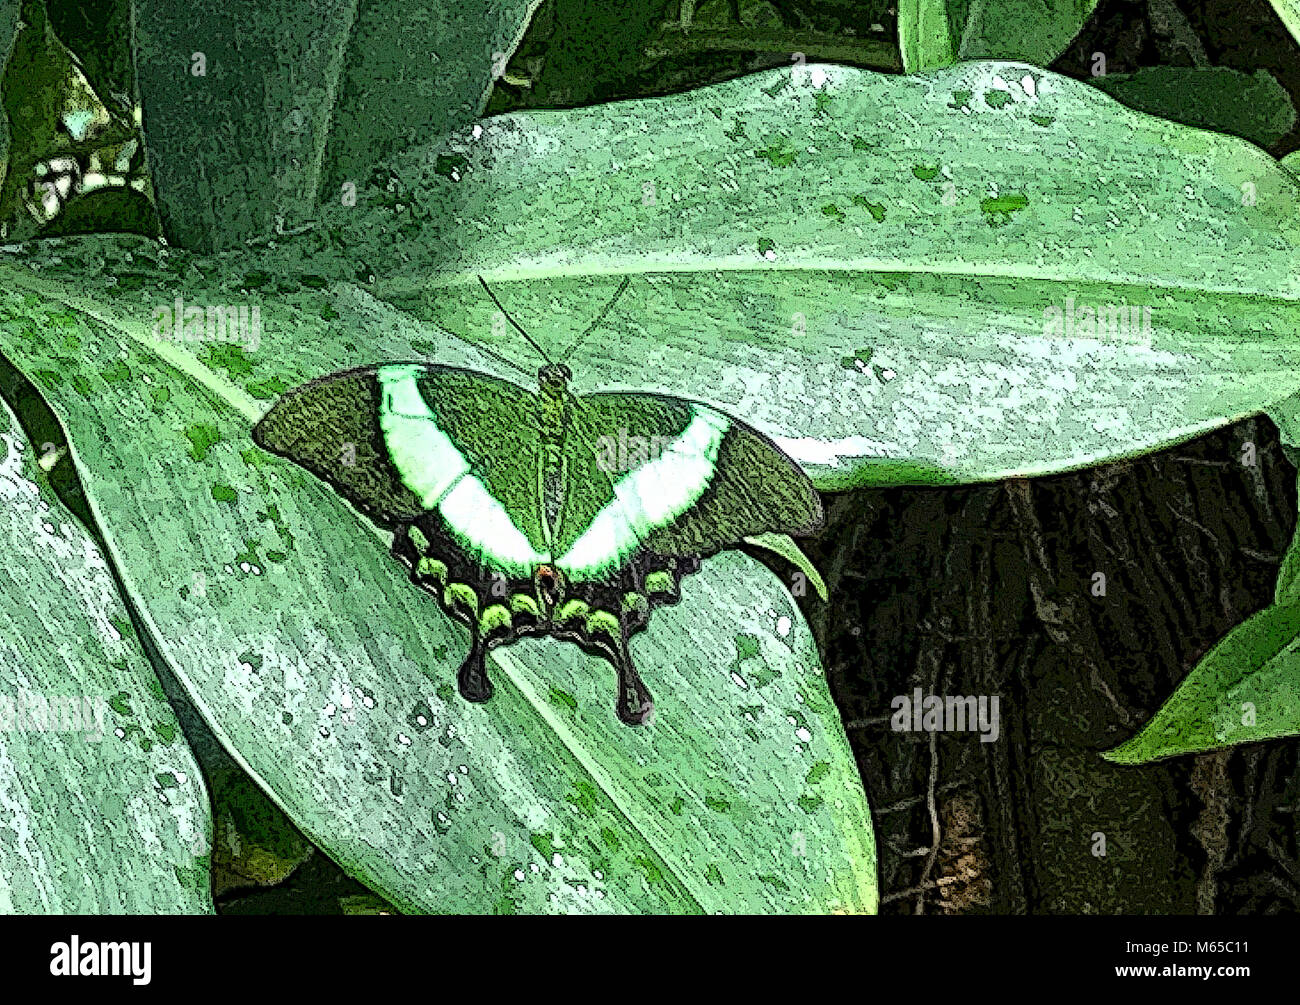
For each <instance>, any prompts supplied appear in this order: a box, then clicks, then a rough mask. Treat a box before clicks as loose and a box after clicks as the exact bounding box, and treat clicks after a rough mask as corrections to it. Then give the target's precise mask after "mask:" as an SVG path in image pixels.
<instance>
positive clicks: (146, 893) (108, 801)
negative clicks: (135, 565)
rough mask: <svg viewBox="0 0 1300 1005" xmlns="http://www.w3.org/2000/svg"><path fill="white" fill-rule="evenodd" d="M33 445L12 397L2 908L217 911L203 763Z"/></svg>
mask: <svg viewBox="0 0 1300 1005" xmlns="http://www.w3.org/2000/svg"><path fill="white" fill-rule="evenodd" d="M33 453H34V452H33V450H32V448H31V446H30V444H28V443H27V442H26V439H25V437H24V436H23V433H22V430H21V429H19V427H18V424H17V422H16V421H15V420H14V417H13V414H12V413H11V412H10V411H9V409H8V407H7V406H5V405H4V404H3V403H0V504H2V505H0V610H3V612H4V621H5V629H4V632H3V634H0V807H3V812H0V913H6V914H7V913H42V914H133V913H146V914H172V913H205V912H211V911H212V895H211V887H210V876H209V868H208V861H209V849H210V847H211V845H210V841H211V830H212V819H211V812H210V808H209V803H208V793H207V789H206V788H205V787H204V784H203V778H202V776H201V775H200V773H199V768H198V765H197V763H196V762H195V760H194V757H193V755H192V754H191V753H190V750H189V748H188V747H187V746H186V744H185V738H184V737H183V736H182V735H181V734H180V731H179V728H178V726H177V722H176V717H175V715H174V714H173V713H172V710H171V707H170V706H169V705H168V704H167V701H166V699H165V697H164V695H163V691H162V688H161V686H160V685H159V683H158V679H157V678H156V677H155V676H154V674H153V671H152V670H151V669H150V666H149V663H148V661H147V660H146V659H145V657H144V654H143V652H142V651H141V649H140V645H139V643H138V642H137V641H136V639H135V637H134V635H133V633H132V629H131V623H130V621H129V620H128V619H127V616H126V609H125V608H124V607H123V605H122V603H121V600H120V599H119V597H118V594H117V588H116V585H115V584H114V582H113V577H112V573H111V572H110V571H109V569H108V566H107V565H106V564H105V561H104V557H103V555H102V554H101V553H100V551H99V549H98V548H97V547H96V546H95V544H94V542H92V541H91V540H90V538H89V537H88V536H87V535H86V532H85V531H84V530H83V529H82V527H81V526H80V525H79V524H78V523H77V521H76V519H75V518H74V517H72V516H71V515H70V514H69V513H68V512H67V511H66V510H65V509H64V508H63V506H62V504H61V503H60V502H59V501H58V499H57V498H55V497H54V495H53V493H52V492H50V491H49V490H48V488H42V487H41V485H40V484H39V481H40V476H39V475H38V474H37V473H36V459H35V457H34V456H33Z"/></svg>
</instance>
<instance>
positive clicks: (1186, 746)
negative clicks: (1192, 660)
mask: <svg viewBox="0 0 1300 1005" xmlns="http://www.w3.org/2000/svg"><path fill="white" fill-rule="evenodd" d="M1297 734H1300V604H1297V603H1295V602H1294V601H1293V602H1291V603H1287V604H1275V605H1273V606H1272V607H1269V608H1267V609H1265V610H1263V611H1260V612H1259V613H1258V614H1256V615H1255V616H1254V617H1252V618H1250V619H1249V620H1247V621H1246V622H1244V623H1243V624H1241V625H1238V626H1237V627H1236V628H1234V629H1233V630H1232V632H1230V633H1229V634H1228V635H1227V636H1226V637H1225V638H1224V639H1223V640H1222V641H1221V642H1219V644H1218V645H1216V646H1215V647H1214V648H1213V649H1212V650H1211V651H1210V653H1209V655H1207V656H1206V657H1205V658H1204V659H1203V660H1201V662H1200V663H1198V664H1197V665H1196V667H1195V668H1194V669H1193V670H1192V672H1191V673H1190V674H1188V676H1187V679H1186V680H1184V681H1183V683H1182V684H1181V685H1179V687H1178V690H1177V691H1176V692H1175V693H1174V694H1173V696H1172V697H1171V698H1170V699H1169V700H1168V701H1167V702H1165V703H1164V705H1162V706H1161V707H1160V710H1159V711H1158V712H1157V713H1156V714H1155V715H1154V716H1153V717H1152V719H1151V721H1150V722H1149V723H1147V725H1146V726H1145V727H1143V729H1142V732H1140V733H1139V734H1138V735H1137V736H1135V737H1134V738H1133V739H1131V740H1129V741H1127V742H1126V743H1123V744H1121V745H1120V746H1119V747H1116V748H1115V749H1114V750H1112V751H1109V752H1108V753H1107V754H1106V755H1105V756H1106V757H1107V759H1109V760H1112V761H1115V762H1117V763H1120V764H1143V763H1146V762H1148V761H1153V760H1156V759H1158V758H1161V757H1170V756H1173V755H1175V754H1190V753H1200V752H1202V751H1206V750H1213V749H1215V748H1218V747H1228V746H1233V745H1236V744H1240V743H1255V742H1258V741H1260V740H1271V739H1275V738H1277V737H1280V736H1295V735H1297Z"/></svg>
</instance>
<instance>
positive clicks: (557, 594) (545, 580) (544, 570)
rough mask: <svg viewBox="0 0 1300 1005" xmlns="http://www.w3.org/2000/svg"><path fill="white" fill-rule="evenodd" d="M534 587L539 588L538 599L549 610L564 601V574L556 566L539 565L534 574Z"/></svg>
mask: <svg viewBox="0 0 1300 1005" xmlns="http://www.w3.org/2000/svg"><path fill="white" fill-rule="evenodd" d="M533 585H534V586H535V587H536V588H537V599H538V600H540V601H541V603H542V606H543V607H545V608H546V609H547V610H550V609H552V608H555V607H558V606H559V605H560V604H561V603H562V602H563V601H564V573H562V572H561V571H560V570H559V569H557V568H556V567H555V566H553V565H539V566H538V567H537V569H536V571H535V572H534V573H533Z"/></svg>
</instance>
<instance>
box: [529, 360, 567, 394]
mask: <svg viewBox="0 0 1300 1005" xmlns="http://www.w3.org/2000/svg"><path fill="white" fill-rule="evenodd" d="M572 379H573V371H572V370H570V369H569V368H568V367H567V366H565V365H564V364H563V363H547V364H546V365H545V366H544V367H542V368H541V369H540V370H538V371H537V386H538V387H539V388H540V389H541V391H542V393H543V394H563V393H564V390H565V389H566V388H567V387H568V386H569V381H571V380H572Z"/></svg>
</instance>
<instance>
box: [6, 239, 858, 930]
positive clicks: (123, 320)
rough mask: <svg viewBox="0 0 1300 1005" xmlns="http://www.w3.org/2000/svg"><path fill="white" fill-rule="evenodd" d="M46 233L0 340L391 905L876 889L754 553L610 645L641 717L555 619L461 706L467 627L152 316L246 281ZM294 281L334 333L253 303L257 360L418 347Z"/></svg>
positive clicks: (342, 848) (621, 906)
mask: <svg viewBox="0 0 1300 1005" xmlns="http://www.w3.org/2000/svg"><path fill="white" fill-rule="evenodd" d="M55 247H62V248H65V249H66V248H76V249H78V251H77V253H76V255H75V256H74V255H73V254H71V253H68V254H67V258H66V260H65V261H63V262H62V264H61V265H60V266H57V267H56V269H57V270H58V271H61V272H63V273H64V274H65V275H66V274H67V273H68V272H71V273H72V274H73V275H74V276H75V277H76V278H75V280H74V281H72V282H69V281H68V280H67V279H66V278H63V277H62V276H60V277H54V276H51V275H49V268H42V269H41V272H42V273H45V274H44V275H36V274H35V273H33V272H32V271H29V270H28V269H25V268H21V267H19V266H18V265H17V264H15V263H14V262H13V261H10V260H5V261H0V272H3V275H4V279H3V281H0V290H4V291H6V292H5V293H4V294H3V299H0V346H3V348H4V350H5V352H6V353H7V354H8V355H10V356H11V358H12V359H13V360H14V362H15V363H16V365H17V366H19V368H20V369H22V370H23V371H24V372H25V373H26V374H28V375H29V376H30V377H31V378H32V379H34V380H35V381H37V382H38V383H39V384H40V385H41V386H42V388H43V389H44V390H45V392H46V393H47V395H48V398H49V401H50V402H51V405H52V406H53V407H54V409H55V410H56V412H58V413H59V414H60V416H61V417H62V418H63V421H64V423H65V426H66V428H67V431H68V438H69V441H70V443H71V446H72V451H73V455H74V458H75V462H76V464H77V468H78V471H79V472H80V474H81V477H82V480H83V482H84V485H85V489H86V495H87V497H88V499H89V500H90V503H91V506H92V509H93V512H94V515H95V518H96V520H97V522H98V524H99V525H100V527H101V528H102V530H103V533H104V536H105V538H106V540H107V542H108V547H109V550H110V553H111V555H112V558H113V561H114V562H115V564H116V565H117V567H118V568H119V570H120V571H121V575H122V578H123V581H124V583H125V585H126V589H127V590H128V591H129V592H130V595H131V597H132V598H133V600H134V601H135V602H136V603H137V605H138V606H139V608H140V610H141V612H142V615H143V617H144V619H145V621H146V623H147V624H148V626H149V629H150V632H151V634H152V636H153V637H154V640H155V642H156V644H157V646H158V649H159V650H160V652H161V654H162V656H163V657H164V658H165V659H166V660H167V661H168V663H169V665H170V666H171V667H172V668H173V669H174V671H175V673H176V676H177V677H178V679H179V680H180V681H181V682H182V684H183V685H184V687H185V688H186V690H187V691H188V693H189V694H190V696H191V697H192V699H193V700H194V703H195V705H196V706H197V707H198V708H199V710H200V711H201V713H202V714H203V716H204V718H205V719H206V721H207V722H208V723H209V724H210V725H211V726H212V728H213V730H214V732H215V733H216V734H217V736H218V737H219V738H220V739H221V741H222V742H223V743H224V744H225V745H226V746H227V747H228V749H230V750H231V751H232V753H234V754H235V756H236V757H237V759H238V760H239V761H240V762H241V764H242V765H243V766H244V767H245V768H246V769H247V770H248V771H249V773H250V774H251V775H252V776H253V777H254V778H255V779H257V780H258V781H259V782H260V783H261V784H262V785H263V786H264V787H265V788H266V789H267V791H268V792H269V793H270V794H271V795H272V796H273V797H274V798H275V800H276V801H277V802H278V803H279V804H280V805H281V806H282V807H283V808H284V809H285V811H286V812H287V813H288V814H289V816H290V817H291V818H292V819H293V820H294V822H295V823H296V824H298V826H300V827H301V828H302V829H303V830H304V831H305V832H306V833H307V834H308V835H309V836H310V837H311V838H312V839H313V840H314V841H316V842H317V843H319V844H320V845H321V846H322V847H324V848H325V849H327V850H328V851H329V853H330V854H331V856H332V857H334V858H335V859H336V860H338V861H339V862H340V863H341V864H343V865H344V867H345V868H347V869H348V870H349V871H350V872H353V873H354V874H356V875H358V876H360V877H361V878H363V879H364V880H365V881H366V882H367V883H369V884H371V885H372V886H373V887H375V888H376V889H378V890H380V891H381V892H383V893H384V894H385V895H386V896H387V897H389V899H391V900H392V901H393V902H394V903H396V904H398V905H399V906H401V907H403V908H405V909H408V910H435V911H490V910H494V909H495V910H520V911H533V912H535V911H652V912H656V911H670V912H678V911H721V910H727V911H756V912H770V911H825V910H846V911H872V910H874V909H875V904H876V893H875V856H874V846H873V838H872V833H871V828H870V819H869V815H868V810H867V806H866V800H865V795H864V793H863V791H862V785H861V781H860V780H859V778H858V776H857V770H856V766H855V764H854V761H853V758H852V755H851V753H850V752H849V749H848V744H847V741H846V739H845V736H844V732H843V727H842V725H841V723H840V721H839V717H838V714H837V712H836V709H835V706H834V704H833V702H832V701H831V699H830V695H829V693H828V690H827V685H826V680H825V677H824V675H823V673H822V671H821V668H820V666H819V663H818V657H817V652H816V648H815V646H814V643H813V640H812V638H811V634H810V632H809V630H808V628H807V626H806V624H805V622H804V621H803V619H802V617H801V616H800V614H799V611H798V609H797V608H796V607H795V606H794V604H793V602H792V600H791V599H790V597H789V595H788V594H787V593H786V592H785V591H784V590H783V589H782V588H781V586H780V585H779V583H778V582H776V581H775V580H774V579H773V577H772V575H771V573H769V572H768V571H766V570H765V569H763V568H762V567H761V566H759V565H757V564H756V563H754V562H753V561H752V560H750V559H748V558H745V557H744V556H741V555H738V554H728V555H724V556H719V557H717V558H715V559H713V560H710V561H709V562H707V563H706V565H705V569H704V571H703V572H702V573H701V574H700V575H698V576H696V577H692V578H691V579H689V580H688V581H687V583H686V585H685V588H684V600H683V602H682V604H681V605H680V606H679V607H677V608H672V609H666V610H664V611H661V612H658V613H656V616H655V620H654V623H653V624H652V626H651V628H650V629H649V631H648V632H646V633H645V634H643V635H640V636H638V637H637V638H636V639H635V640H634V642H633V654H634V656H635V658H636V659H637V661H638V664H639V666H640V668H641V672H642V675H643V676H644V678H645V679H646V681H647V683H648V684H649V686H650V687H651V689H652V690H653V692H654V694H655V697H656V701H657V706H656V707H657V718H656V721H655V722H654V723H653V724H652V725H651V726H650V727H648V728H645V729H629V728H627V727H625V726H623V725H621V724H620V723H619V722H618V721H617V720H616V718H615V716H614V712H613V694H614V692H613V677H612V671H611V670H610V668H609V667H608V665H607V664H605V663H603V662H601V661H599V660H593V659H590V658H588V657H586V656H585V655H583V654H582V653H581V651H580V650H578V649H577V648H576V647H574V646H571V645H567V644H563V643H558V642H555V641H553V640H547V641H535V642H532V643H526V644H525V643H521V644H519V645H517V646H515V647H512V648H510V649H508V650H496V651H495V652H494V654H493V659H494V662H495V668H494V670H493V678H494V680H495V681H496V683H497V693H496V696H495V697H494V698H493V700H492V701H491V702H490V703H488V704H486V705H483V706H477V705H471V704H469V703H467V702H465V701H463V700H462V699H461V698H460V697H459V696H458V695H457V694H456V692H455V686H454V674H455V669H456V667H457V666H458V664H459V662H460V660H461V659H462V657H463V655H464V653H465V650H466V645H467V636H466V634H465V632H464V631H463V630H462V629H461V628H459V627H458V626H456V625H454V624H452V623H451V622H450V621H449V620H448V619H447V618H446V617H445V616H444V615H443V614H442V613H441V612H440V611H439V610H438V608H437V606H436V605H435V604H434V603H433V601H432V600H431V598H429V597H428V596H427V595H425V594H423V593H422V592H421V591H418V590H416V589H414V588H413V587H412V586H411V585H410V583H409V582H407V581H406V578H405V575H404V574H403V573H402V571H401V570H400V568H399V567H398V565H397V563H395V562H394V561H392V560H391V559H390V558H389V557H388V555H387V554H386V547H385V545H384V542H383V541H382V540H380V538H379V536H378V535H377V534H376V533H374V532H373V530H374V529H373V528H372V527H370V526H369V525H368V524H366V523H365V521H363V520H362V519H361V518H360V517H358V516H357V515H356V514H355V513H354V512H353V511H351V510H350V509H349V508H348V507H347V506H346V505H345V504H343V503H342V502H341V501H340V500H339V498H338V497H337V496H335V495H334V494H333V493H332V492H330V491H329V490H328V489H326V488H325V487H323V486H322V485H321V484H320V483H319V482H316V481H315V480H314V479H312V478H310V477H309V476H308V475H306V474H305V473H304V472H302V471H301V470H299V469H297V468H296V467H294V466H292V465H289V464H287V463H283V462H280V461H278V460H276V459H272V458H270V457H269V456H268V455H265V454H262V453H261V452H260V451H258V450H256V449H255V448H254V447H253V446H252V444H251V442H250V441H249V439H248V428H249V424H250V421H251V420H252V419H254V418H256V417H257V415H258V414H259V412H260V406H259V405H258V404H257V403H256V402H255V401H254V400H252V399H251V398H250V397H249V396H248V395H247V394H246V393H245V392H244V391H242V390H240V389H239V388H237V387H235V386H233V385H232V384H231V383H230V382H229V381H228V380H226V379H225V376H226V374H225V373H222V372H219V371H220V370H221V369H222V368H224V370H225V371H226V373H230V374H235V375H238V376H239V377H240V379H244V378H246V377H247V376H249V375H248V374H247V373H244V372H242V371H244V370H246V369H247V367H248V363H247V359H246V358H245V357H244V354H243V353H242V352H240V351H239V350H237V349H234V350H232V347H230V346H226V345H210V346H206V347H204V348H205V350H207V351H206V352H205V354H204V360H205V361H206V362H205V361H201V360H199V359H196V358H195V357H193V356H191V355H189V354H188V353H187V352H186V351H185V348H186V347H184V346H177V345H172V344H167V343H159V342H156V341H154V340H153V339H152V338H151V332H152V329H153V313H152V310H151V309H149V308H148V307H147V306H144V305H147V304H148V303H150V302H152V303H156V304H162V303H166V302H167V298H169V297H171V296H172V295H174V294H175V293H177V292H180V291H182V290H183V293H184V296H185V297H186V299H187V300H188V301H189V302H190V303H199V302H201V301H200V299H199V298H200V296H203V295H206V296H207V298H208V299H207V300H206V302H209V303H213V302H216V301H214V300H212V299H211V298H212V297H216V296H221V297H222V298H223V300H230V299H237V298H240V297H241V295H240V294H239V293H237V292H235V288H237V286H238V285H239V284H240V283H249V282H252V280H250V279H249V278H248V277H247V276H244V274H243V273H242V272H241V273H240V274H239V275H240V276H241V277H242V278H241V279H239V280H234V279H233V278H232V277H231V276H230V275H229V274H227V273H225V272H223V271H222V270H224V269H225V268H227V267H228V264H225V263H223V264H221V265H214V264H213V263H210V262H203V261H201V260H195V259H189V258H187V256H183V255H169V254H168V253H167V252H166V250H165V249H158V248H151V247H149V246H148V245H147V244H146V243H144V242H139V241H135V242H127V241H121V240H114V239H111V238H104V239H82V240H79V241H70V242H66V243H62V244H60V245H57V246H55ZM126 248H130V249H131V250H130V251H125V250H124V249H126ZM104 249H116V253H117V254H118V255H121V254H128V255H129V256H130V258H131V260H132V263H133V265H132V266H131V267H130V268H129V269H123V268H121V267H120V264H121V263H120V261H118V262H115V263H114V269H113V271H114V272H115V273H116V275H115V276H114V278H115V280H116V285H115V286H113V289H114V290H115V291H116V295H112V294H109V293H108V292H106V290H105V289H103V288H102V287H101V284H100V279H99V277H97V276H96V274H95V273H96V270H95V268H93V267H92V261H91V259H92V258H93V257H94V256H93V254H92V253H93V252H94V251H95V250H99V251H103V250H104ZM80 256H85V257H80ZM110 257H111V256H110ZM44 261H45V265H46V266H49V265H50V262H49V258H48V254H47V257H46V258H45V259H44ZM160 263H165V264H166V266H167V267H164V266H163V265H161V264H160ZM169 267H175V268H176V270H177V271H176V272H173V271H170V269H169ZM199 267H203V268H204V269H206V270H208V272H209V273H210V274H211V275H212V276H213V277H214V278H213V280H212V281H211V282H213V283H214V285H212V286H208V287H203V286H201V284H202V283H203V279H202V274H201V273H200V272H199V271H197V270H198V268H199ZM177 272H179V273H180V278H178V275H177ZM163 280H165V281H167V285H166V286H163V285H158V286H155V282H159V283H161V282H162V281H163ZM223 281H229V283H230V284H229V285H225V286H224V290H225V292H224V293H222V292H221V289H222V286H223ZM295 283H296V278H295V277H293V276H286V277H285V282H284V285H285V287H286V288H287V289H288V288H292V287H293V286H294V285H295ZM200 289H204V290H206V294H200V293H198V292H196V291H197V290H200ZM302 292H303V293H304V295H305V294H312V295H313V296H314V297H316V301H315V307H316V308H317V309H318V310H319V309H321V308H322V307H323V306H324V305H326V304H328V303H329V302H331V301H333V302H336V303H338V304H340V305H342V306H344V307H346V308H347V309H348V311H349V317H347V318H344V317H341V316H340V317H335V318H332V319H331V321H330V322H329V323H328V335H329V337H326V335H325V333H324V331H323V330H322V325H323V324H324V322H322V319H321V318H320V316H319V313H317V315H316V325H315V326H314V327H313V326H312V325H310V324H307V323H304V328H303V330H301V331H293V330H292V329H288V328H285V329H281V328H278V327H277V328H271V327H269V325H268V329H267V335H266V337H265V340H264V342H263V345H262V350H261V352H259V353H255V354H250V355H252V356H258V357H260V356H262V355H263V354H266V355H268V356H270V357H272V358H273V359H274V360H275V362H276V367H275V369H276V372H277V373H279V372H289V371H288V363H289V360H290V359H291V358H292V357H293V356H295V355H301V353H302V352H303V351H305V352H306V357H305V359H306V365H307V366H309V367H316V366H319V367H321V368H322V369H334V368H338V367H341V366H346V365H349V364H350V363H356V362H359V361H360V360H361V359H362V358H365V359H385V358H419V356H420V351H419V350H418V349H417V348H416V347H415V344H413V343H416V344H418V343H419V341H420V338H421V337H422V336H423V337H426V338H427V337H430V336H431V335H432V334H433V330H432V329H431V328H430V327H429V326H427V325H424V324H422V323H420V322H419V321H417V320H413V319H410V318H406V317H403V316H401V315H400V314H399V313H398V312H397V311H395V310H394V309H393V308H392V307H390V306H388V305H386V304H383V303H380V302H377V301H373V300H371V298H369V297H368V296H367V295H366V294H364V293H363V292H361V291H359V290H357V289H356V288H355V287H351V286H339V287H338V288H336V289H335V288H331V289H326V290H320V291H316V290H313V289H312V287H311V286H310V285H309V286H304V287H302ZM244 295H247V290H245V293H244ZM280 301H283V303H285V304H292V303H295V302H297V301H298V297H297V296H296V295H295V294H293V293H287V292H286V293H284V294H283V295H282V296H281V297H280V298H278V300H277V302H280ZM267 306H268V307H270V306H271V304H270V303H268V304H267ZM268 314H269V315H270V316H271V317H272V318H274V320H275V322H276V323H277V324H278V323H279V322H281V321H283V320H285V317H286V316H285V315H283V314H279V313H276V312H274V311H268ZM299 317H300V318H301V319H302V320H303V321H304V322H306V314H305V313H304V314H301V315H299ZM313 335H318V336H320V337H319V338H313V337H312V336H313ZM295 345H296V346H297V348H295ZM282 366H283V367H284V369H281V367H282ZM259 393H262V394H264V395H266V396H271V395H273V393H274V392H270V391H268V390H267V389H266V388H260V389H259Z"/></svg>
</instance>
